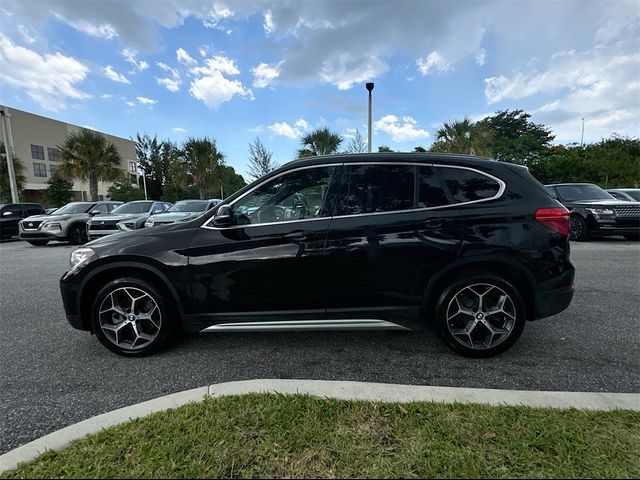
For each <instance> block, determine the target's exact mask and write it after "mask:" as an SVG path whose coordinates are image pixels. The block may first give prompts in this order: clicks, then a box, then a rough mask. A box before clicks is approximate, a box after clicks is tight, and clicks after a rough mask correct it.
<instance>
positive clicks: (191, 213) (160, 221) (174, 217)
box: [144, 198, 222, 228]
mask: <svg viewBox="0 0 640 480" xmlns="http://www.w3.org/2000/svg"><path fill="white" fill-rule="evenodd" d="M220 203H222V200H220V199H218V198H212V199H210V200H180V201H179V202H176V204H175V205H174V206H173V207H171V208H170V209H169V210H167V211H166V212H165V213H160V214H158V215H153V216H151V217H149V218H148V219H147V221H146V222H145V223H144V226H145V227H146V228H149V227H157V226H159V225H168V224H170V223H174V222H182V221H186V220H193V219H194V218H196V217H198V216H200V215H202V214H203V213H204V212H207V211H209V210H211V209H212V208H213V207H215V206H216V205H218V204H220Z"/></svg>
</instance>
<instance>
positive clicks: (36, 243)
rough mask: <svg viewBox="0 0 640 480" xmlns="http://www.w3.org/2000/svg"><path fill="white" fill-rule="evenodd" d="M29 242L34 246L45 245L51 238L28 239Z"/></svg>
mask: <svg viewBox="0 0 640 480" xmlns="http://www.w3.org/2000/svg"><path fill="white" fill-rule="evenodd" d="M27 243H29V244H31V245H33V246H34V247H44V246H45V245H46V244H47V243H49V240H27Z"/></svg>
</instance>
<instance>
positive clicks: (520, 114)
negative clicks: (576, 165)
mask: <svg viewBox="0 0 640 480" xmlns="http://www.w3.org/2000/svg"><path fill="white" fill-rule="evenodd" d="M530 117H531V115H530V114H528V113H525V112H524V111H522V110H512V111H509V110H499V111H497V112H496V113H495V115H492V116H489V117H486V118H485V119H483V120H482V121H481V122H479V123H478V125H480V126H482V127H484V128H485V129H486V130H488V131H489V132H490V135H489V139H488V140H489V141H488V145H487V146H488V148H489V150H490V151H491V154H492V156H493V158H495V159H496V160H500V161H503V162H511V163H517V164H520V165H532V164H534V163H535V162H537V161H538V160H539V159H540V158H541V157H542V156H543V155H544V154H545V152H547V151H548V149H549V147H550V146H551V142H552V141H553V139H554V138H555V135H553V134H552V133H551V130H550V129H549V128H547V127H545V126H544V125H539V124H536V123H533V122H531V121H530V120H529V118H530Z"/></svg>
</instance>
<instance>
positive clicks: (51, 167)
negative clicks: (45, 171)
mask: <svg viewBox="0 0 640 480" xmlns="http://www.w3.org/2000/svg"><path fill="white" fill-rule="evenodd" d="M56 168H58V165H49V175H51V176H52V177H53V176H54V175H55V173H56Z"/></svg>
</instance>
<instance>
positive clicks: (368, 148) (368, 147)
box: [366, 82, 373, 153]
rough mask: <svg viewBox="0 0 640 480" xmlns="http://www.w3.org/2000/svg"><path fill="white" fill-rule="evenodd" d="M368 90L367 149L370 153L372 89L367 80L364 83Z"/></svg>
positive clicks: (371, 83)
mask: <svg viewBox="0 0 640 480" xmlns="http://www.w3.org/2000/svg"><path fill="white" fill-rule="evenodd" d="M366 87H367V90H368V91H369V141H368V143H367V151H368V152H369V153H371V91H372V90H373V82H369V83H367V85H366Z"/></svg>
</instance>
